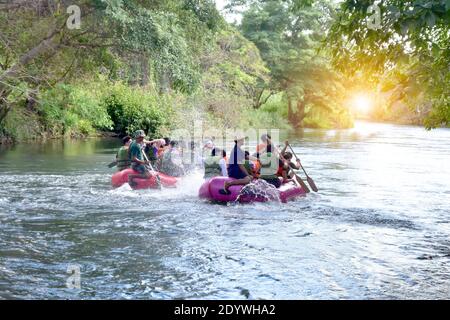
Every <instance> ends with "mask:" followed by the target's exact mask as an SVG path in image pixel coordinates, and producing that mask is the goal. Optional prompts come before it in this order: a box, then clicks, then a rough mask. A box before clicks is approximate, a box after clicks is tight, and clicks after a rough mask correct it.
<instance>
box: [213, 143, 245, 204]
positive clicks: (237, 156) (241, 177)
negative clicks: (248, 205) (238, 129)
mask: <svg viewBox="0 0 450 320" xmlns="http://www.w3.org/2000/svg"><path fill="white" fill-rule="evenodd" d="M245 139H246V137H245V136H242V135H240V136H237V137H236V139H235V140H234V148H233V150H232V151H231V155H230V162H229V164H228V176H229V177H230V178H234V179H236V180H233V181H227V182H225V183H224V186H223V189H221V190H219V193H220V194H225V195H228V194H230V191H229V190H228V188H229V187H231V186H235V185H246V184H249V183H250V182H251V181H252V179H253V177H252V175H251V174H250V173H249V172H248V171H247V169H245V166H244V164H245V153H244V151H243V150H242V149H241V147H242V145H243V144H244V141H245Z"/></svg>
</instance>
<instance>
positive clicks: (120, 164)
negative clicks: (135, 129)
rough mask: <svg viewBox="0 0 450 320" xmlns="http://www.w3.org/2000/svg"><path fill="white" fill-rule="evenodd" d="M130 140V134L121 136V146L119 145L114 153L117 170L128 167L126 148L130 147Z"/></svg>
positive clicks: (128, 160)
mask: <svg viewBox="0 0 450 320" xmlns="http://www.w3.org/2000/svg"><path fill="white" fill-rule="evenodd" d="M131 142H132V140H131V137H130V136H126V137H123V139H122V143H123V146H122V147H120V149H119V151H117V154H116V163H117V169H118V170H119V171H122V170H125V169H128V168H129V167H130V159H129V157H128V149H129V147H130V144H131Z"/></svg>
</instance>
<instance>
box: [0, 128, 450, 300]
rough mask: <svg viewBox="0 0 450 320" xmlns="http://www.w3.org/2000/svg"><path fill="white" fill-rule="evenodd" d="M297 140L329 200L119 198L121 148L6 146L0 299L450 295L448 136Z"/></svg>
mask: <svg viewBox="0 0 450 320" xmlns="http://www.w3.org/2000/svg"><path fill="white" fill-rule="evenodd" d="M291 141H292V143H293V145H294V146H295V147H294V149H295V150H296V152H298V154H300V155H301V158H302V162H303V164H304V165H305V167H306V169H307V170H308V171H309V174H310V175H311V176H312V177H313V178H314V180H315V182H316V184H317V186H318V187H319V188H320V192H319V193H317V194H309V195H308V196H307V197H306V198H301V199H298V200H296V201H294V202H291V203H288V204H278V203H270V204H269V203H265V204H261V203H260V204H250V205H248V204H247V205H235V204H232V205H228V206H225V205H218V204H210V203H206V202H203V201H200V200H199V199H198V198H197V190H198V188H199V186H200V184H201V182H202V179H201V174H200V173H198V174H193V175H191V176H189V177H187V178H185V179H183V180H182V181H180V185H179V187H178V188H177V189H167V190H163V191H149V190H147V191H139V192H136V191H131V190H129V189H128V188H127V187H126V186H125V187H122V188H120V189H118V190H112V189H111V187H110V177H111V174H112V172H113V169H109V168H107V166H106V165H107V164H108V163H109V162H111V161H112V158H113V154H114V152H115V150H116V147H117V146H118V144H119V143H118V141H116V140H88V141H77V142H74V141H71V142H64V141H56V142H51V143H46V144H32V145H31V144H30V145H27V144H21V145H18V146H15V147H13V148H9V149H1V150H0V298H30V299H80V298H81V299H172V298H184V299H195V298H197V299H204V298H209V299H217V298H222V299H372V298H380V299H419V298H424V299H436V298H448V297H449V296H450V224H449V216H450V130H448V129H438V130H434V131H431V132H427V131H425V130H424V129H422V128H419V127H411V126H397V125H388V124H375V123H365V122H358V123H357V124H356V126H355V128H354V129H350V130H331V131H325V130H306V131H305V132H304V134H303V135H302V137H300V138H297V139H294V138H291ZM73 267H74V268H75V269H76V268H80V288H70V286H69V287H67V285H66V283H67V281H68V278H69V277H70V274H69V273H68V270H69V269H70V268H73ZM70 279H73V278H70Z"/></svg>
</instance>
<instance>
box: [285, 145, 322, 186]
mask: <svg viewBox="0 0 450 320" xmlns="http://www.w3.org/2000/svg"><path fill="white" fill-rule="evenodd" d="M289 148H290V149H291V151H292V154H293V155H294V156H295V157H296V158H297V159H299V158H298V157H297V155H296V154H295V151H294V149H292V146H291V145H290V144H289ZM299 160H300V159H299ZM300 167H301V168H302V170H303V172H304V173H305V175H306V181H308V184H309V185H310V186H311V189H313V190H314V192H317V191H319V189H317V187H316V184H315V183H314V180H313V179H312V178H311V177H310V176H308V174H307V173H306V171H305V168H303V165H302V164H301V163H300Z"/></svg>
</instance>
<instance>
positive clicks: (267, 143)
mask: <svg viewBox="0 0 450 320" xmlns="http://www.w3.org/2000/svg"><path fill="white" fill-rule="evenodd" d="M145 138H146V135H145V132H144V131H143V130H138V131H136V133H135V135H134V139H132V138H131V137H130V136H126V137H124V138H123V139H122V141H123V146H122V147H121V148H120V149H119V151H118V152H117V155H116V163H117V167H118V170H119V171H121V170H124V169H127V168H130V167H131V168H132V169H133V170H134V171H136V173H135V174H130V175H129V176H128V182H129V184H130V186H134V185H135V184H136V183H135V181H134V180H135V179H137V178H140V179H149V178H150V177H151V174H152V173H151V171H153V170H156V171H159V172H162V173H164V174H167V175H170V176H173V177H180V176H183V175H185V174H186V167H185V165H184V164H183V161H182V158H183V157H182V150H180V145H179V143H178V142H177V141H172V140H170V138H164V139H155V140H146V139H145ZM245 139H246V137H245V136H236V137H235V140H234V147H233V149H232V150H231V153H230V157H229V158H228V157H227V153H226V151H225V150H223V149H220V148H218V147H216V146H214V143H213V141H212V140H209V141H207V142H206V143H205V144H204V146H203V148H202V151H205V150H207V151H208V153H209V155H207V156H206V158H204V159H203V158H202V161H200V162H201V163H202V165H203V166H204V170H205V173H204V178H205V179H208V178H211V177H215V176H226V177H231V178H234V180H231V181H227V182H225V184H224V187H223V189H222V190H220V192H221V193H223V194H229V187H231V186H232V185H246V184H248V183H250V182H251V181H252V180H253V179H263V180H265V181H267V182H268V183H270V184H272V185H274V186H275V187H279V186H280V185H281V184H282V183H285V182H289V181H291V180H292V179H295V173H293V171H292V169H300V166H301V164H300V160H298V159H297V161H296V162H295V163H294V162H292V159H293V155H292V153H290V152H287V151H286V150H287V147H288V146H289V142H288V141H286V142H285V145H284V147H283V149H281V150H279V149H278V148H277V147H276V146H275V145H274V144H273V143H272V138H271V136H270V135H269V134H263V135H262V136H261V143H260V144H259V145H258V146H257V147H256V152H255V153H254V154H250V152H248V151H244V150H243V149H242V147H243V145H244V143H245ZM191 152H192V157H193V158H194V157H195V156H194V145H191ZM192 160H193V162H194V165H195V163H197V164H199V162H198V161H195V160H194V159H192ZM280 178H281V179H280Z"/></svg>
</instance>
